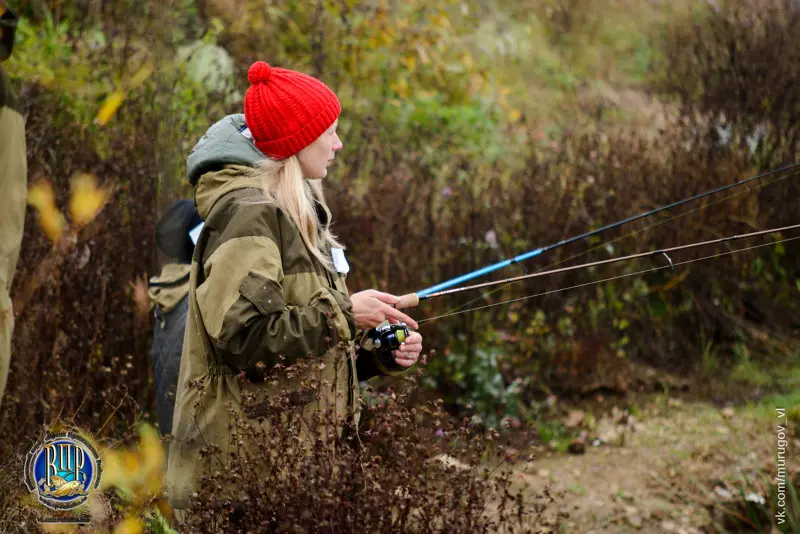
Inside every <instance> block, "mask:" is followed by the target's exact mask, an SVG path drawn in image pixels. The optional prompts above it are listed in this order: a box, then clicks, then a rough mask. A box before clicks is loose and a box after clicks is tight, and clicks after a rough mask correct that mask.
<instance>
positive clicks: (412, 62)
mask: <svg viewBox="0 0 800 534" xmlns="http://www.w3.org/2000/svg"><path fill="white" fill-rule="evenodd" d="M406 66H407V67H408V70H410V71H413V70H414V69H415V68H416V66H417V58H415V57H414V56H413V55H410V56H408V57H407V58H406Z"/></svg>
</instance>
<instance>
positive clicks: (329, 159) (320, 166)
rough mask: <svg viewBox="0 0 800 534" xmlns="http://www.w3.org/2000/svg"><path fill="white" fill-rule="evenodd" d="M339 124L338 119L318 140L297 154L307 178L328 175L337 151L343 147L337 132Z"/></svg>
mask: <svg viewBox="0 0 800 534" xmlns="http://www.w3.org/2000/svg"><path fill="white" fill-rule="evenodd" d="M338 125H339V121H338V120H336V122H334V123H333V124H332V125H331V127H330V128H328V129H327V130H326V131H325V133H323V134H322V135H321V136H319V137H318V138H317V140H316V141H314V142H313V143H311V144H310V145H308V146H307V147H305V148H304V149H303V150H301V151H300V152H299V153H298V154H297V159H298V160H299V161H300V167H301V168H302V169H303V176H305V177H306V178H308V179H318V178H325V177H326V176H327V175H328V167H329V166H330V165H331V164H332V163H333V160H334V158H335V157H336V153H337V152H338V151H340V150H341V149H342V141H341V140H340V139H339V136H338V135H337V134H336V127H337V126H338Z"/></svg>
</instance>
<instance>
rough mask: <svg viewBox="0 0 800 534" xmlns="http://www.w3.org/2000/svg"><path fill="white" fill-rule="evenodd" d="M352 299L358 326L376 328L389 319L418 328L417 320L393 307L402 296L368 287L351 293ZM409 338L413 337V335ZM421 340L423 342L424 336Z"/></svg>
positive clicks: (360, 327) (392, 321)
mask: <svg viewBox="0 0 800 534" xmlns="http://www.w3.org/2000/svg"><path fill="white" fill-rule="evenodd" d="M350 300H351V301H352V302H353V314H354V315H355V316H356V328H359V329H369V328H375V327H376V326H378V325H379V324H381V323H382V322H383V321H385V320H387V319H388V320H389V322H391V323H406V324H407V325H408V326H410V327H411V328H417V322H416V321H414V319H412V318H411V317H409V316H408V315H406V314H405V313H403V312H401V311H400V310H398V309H395V308H393V307H392V305H393V304H395V303H397V301H399V300H400V297H396V296H394V295H390V294H389V293H381V292H380V291H375V290H374V289H368V290H366V291H360V292H358V293H355V294H353V295H351V296H350ZM408 339H411V336H409V338H408ZM419 341H420V343H422V336H420V338H419ZM420 350H421V349H420ZM398 352H399V351H398Z"/></svg>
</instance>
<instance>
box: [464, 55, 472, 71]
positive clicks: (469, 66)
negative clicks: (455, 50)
mask: <svg viewBox="0 0 800 534" xmlns="http://www.w3.org/2000/svg"><path fill="white" fill-rule="evenodd" d="M461 61H462V62H463V63H464V66H465V67H467V69H472V56H471V55H469V54H464V57H462V58H461Z"/></svg>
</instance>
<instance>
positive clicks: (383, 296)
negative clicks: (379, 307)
mask: <svg viewBox="0 0 800 534" xmlns="http://www.w3.org/2000/svg"><path fill="white" fill-rule="evenodd" d="M369 293H370V296H372V297H375V298H376V299H378V300H380V301H381V302H385V303H386V304H395V303H396V302H397V301H398V300H400V297H396V296H394V295H391V294H389V293H383V292H382V291H375V290H374V289H370V290H369Z"/></svg>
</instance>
